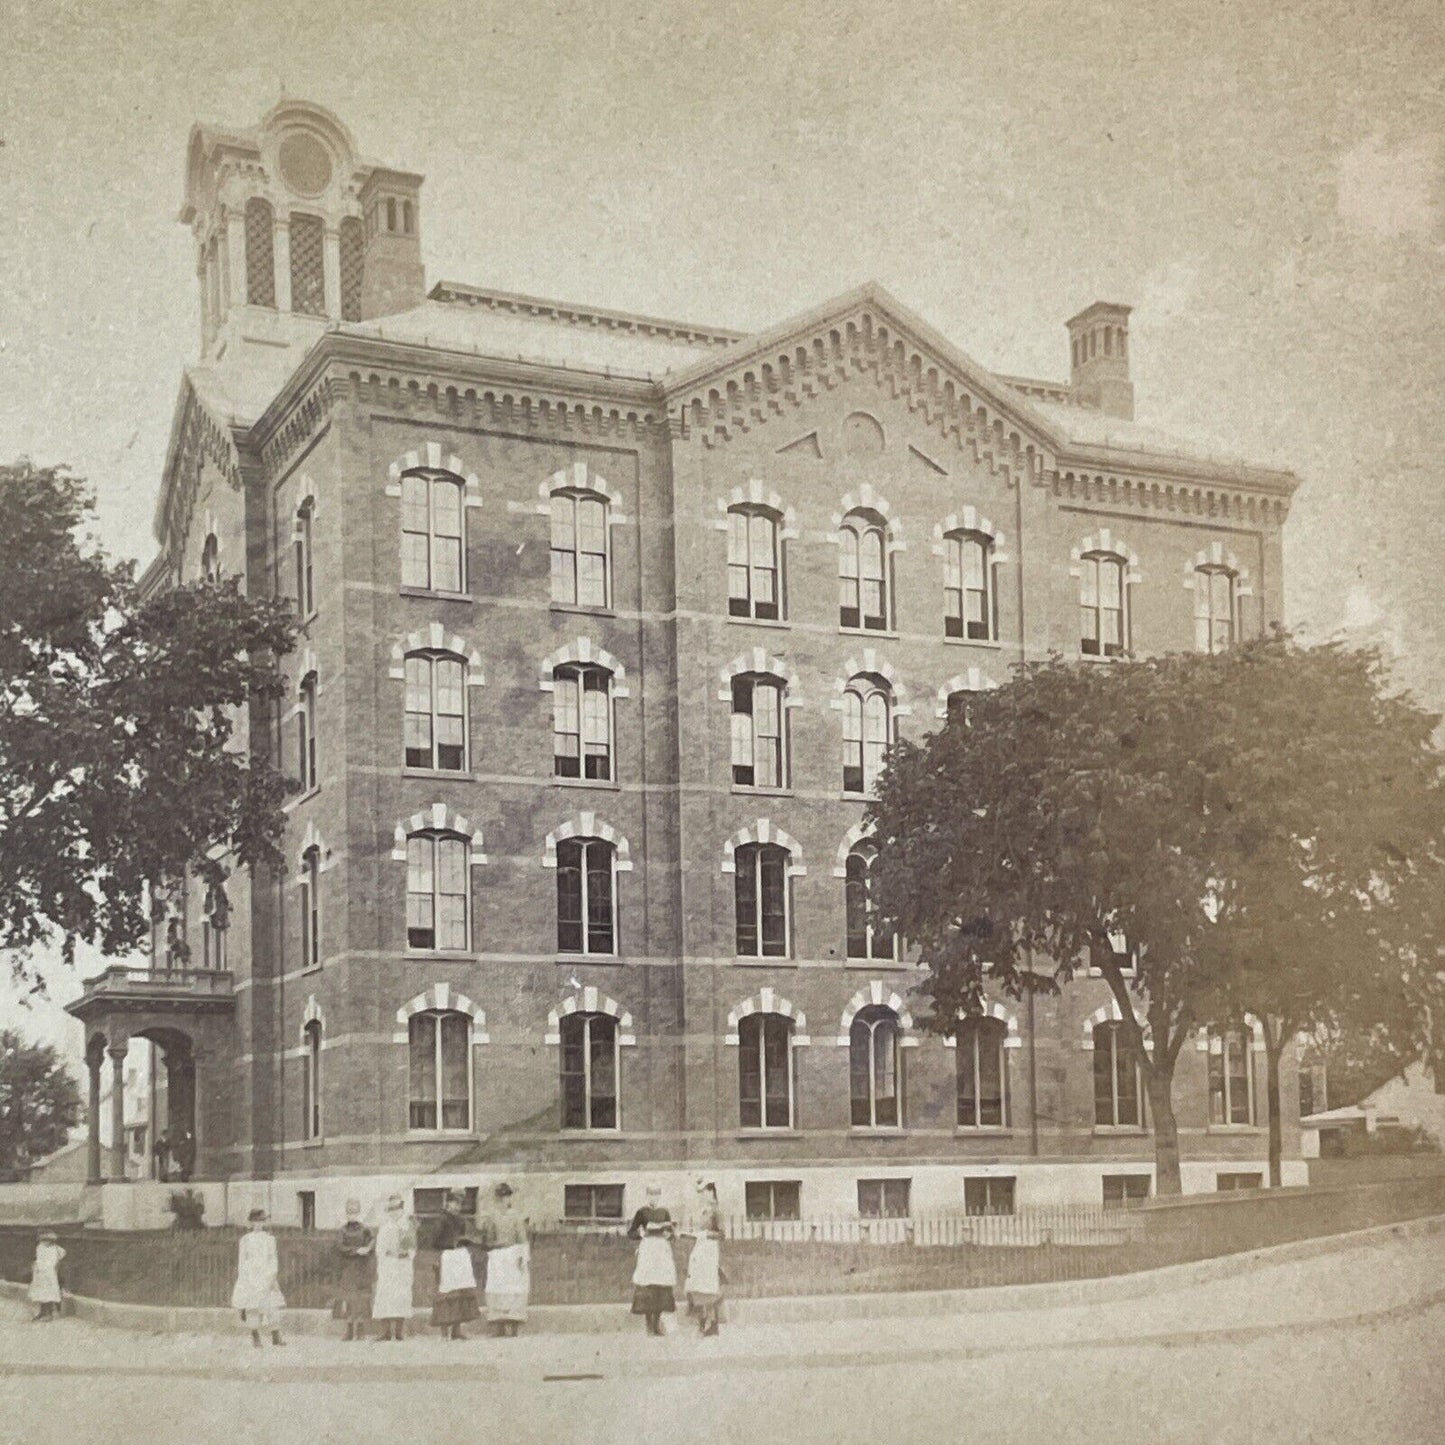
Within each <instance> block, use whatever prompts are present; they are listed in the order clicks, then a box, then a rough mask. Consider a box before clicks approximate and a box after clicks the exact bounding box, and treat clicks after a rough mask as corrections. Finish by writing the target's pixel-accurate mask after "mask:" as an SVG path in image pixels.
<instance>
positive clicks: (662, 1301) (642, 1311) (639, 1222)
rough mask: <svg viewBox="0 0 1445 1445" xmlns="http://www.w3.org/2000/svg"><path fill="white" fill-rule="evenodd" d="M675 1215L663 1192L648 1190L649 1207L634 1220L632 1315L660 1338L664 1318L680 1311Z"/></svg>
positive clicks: (630, 1235)
mask: <svg viewBox="0 0 1445 1445" xmlns="http://www.w3.org/2000/svg"><path fill="white" fill-rule="evenodd" d="M673 1232H674V1231H673V1223H672V1215H670V1214H669V1213H668V1212H667V1210H666V1209H664V1208H663V1207H662V1190H661V1189H659V1188H658V1187H657V1185H655V1184H650V1185H648V1187H647V1203H646V1204H644V1205H643V1206H642V1208H641V1209H639V1210H638V1211H637V1213H636V1214H634V1215H633V1216H632V1223H631V1224H630V1225H629V1226H628V1228H627V1237H628V1239H635V1240H636V1241H637V1267H636V1268H635V1269H634V1270H633V1271H632V1313H633V1314H635V1315H641V1316H642V1317H643V1318H644V1319H645V1320H646V1322H647V1333H648V1334H650V1335H660V1334H662V1333H664V1331H663V1328H662V1317H663V1315H670V1314H673V1313H675V1312H676V1310H677V1301H676V1291H677V1263H676V1261H675V1260H674V1259H673V1255H672V1236H673Z"/></svg>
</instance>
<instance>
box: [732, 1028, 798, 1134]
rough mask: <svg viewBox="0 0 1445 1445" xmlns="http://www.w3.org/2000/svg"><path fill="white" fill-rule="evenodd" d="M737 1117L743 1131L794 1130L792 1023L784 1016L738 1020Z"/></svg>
mask: <svg viewBox="0 0 1445 1445" xmlns="http://www.w3.org/2000/svg"><path fill="white" fill-rule="evenodd" d="M738 1114H739V1122H740V1123H741V1125H742V1127H743V1128H744V1129H791V1128H792V1127H793V1021H792V1019H790V1018H787V1017H786V1016H784V1015H783V1014H770V1013H755V1014H749V1015H748V1016H747V1017H746V1018H743V1019H739V1020H738Z"/></svg>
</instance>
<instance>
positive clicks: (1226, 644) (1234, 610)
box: [1194, 567, 1239, 652]
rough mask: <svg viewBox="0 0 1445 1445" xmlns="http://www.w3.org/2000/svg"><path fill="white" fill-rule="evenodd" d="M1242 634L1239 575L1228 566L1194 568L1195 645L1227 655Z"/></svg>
mask: <svg viewBox="0 0 1445 1445" xmlns="http://www.w3.org/2000/svg"><path fill="white" fill-rule="evenodd" d="M1238 635H1239V589H1238V575H1237V574H1236V573H1235V572H1233V571H1231V570H1230V569H1229V568H1228V567H1196V568H1195V569H1194V646H1195V647H1196V648H1197V649H1198V651H1200V652H1225V651H1227V650H1228V649H1229V648H1231V647H1233V646H1234V644H1235V641H1236V639H1237V637H1238Z"/></svg>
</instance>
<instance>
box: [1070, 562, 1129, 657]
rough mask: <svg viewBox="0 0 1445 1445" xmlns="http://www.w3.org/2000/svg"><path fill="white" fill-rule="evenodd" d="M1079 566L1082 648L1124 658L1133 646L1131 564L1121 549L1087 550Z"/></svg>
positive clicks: (1087, 654) (1091, 653)
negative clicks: (1130, 628) (1128, 580)
mask: <svg viewBox="0 0 1445 1445" xmlns="http://www.w3.org/2000/svg"><path fill="white" fill-rule="evenodd" d="M1079 565H1080V574H1079V649H1080V651H1081V652H1082V653H1083V654H1084V656H1085V657H1121V656H1123V654H1124V653H1125V652H1126V651H1127V650H1128V646H1129V590H1128V583H1127V580H1126V568H1127V566H1128V563H1127V562H1126V560H1125V559H1124V558H1123V557H1121V556H1119V554H1118V553H1117V552H1086V553H1085V554H1084V556H1083V557H1082V559H1081V560H1080V564H1079Z"/></svg>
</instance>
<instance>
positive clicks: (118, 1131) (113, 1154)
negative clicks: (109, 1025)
mask: <svg viewBox="0 0 1445 1445" xmlns="http://www.w3.org/2000/svg"><path fill="white" fill-rule="evenodd" d="M106 1053H108V1054H109V1055H110V1173H111V1177H112V1178H113V1179H119V1180H120V1181H121V1182H122V1183H123V1182H124V1181H125V1055H126V1046H125V1045H124V1044H121V1045H119V1046H118V1047H117V1046H112V1047H111V1048H108V1049H107V1050H106Z"/></svg>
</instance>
